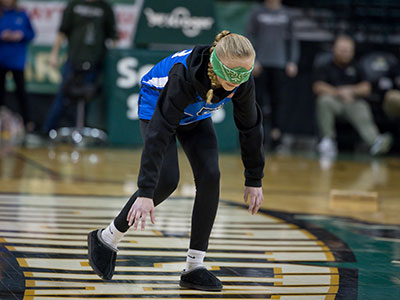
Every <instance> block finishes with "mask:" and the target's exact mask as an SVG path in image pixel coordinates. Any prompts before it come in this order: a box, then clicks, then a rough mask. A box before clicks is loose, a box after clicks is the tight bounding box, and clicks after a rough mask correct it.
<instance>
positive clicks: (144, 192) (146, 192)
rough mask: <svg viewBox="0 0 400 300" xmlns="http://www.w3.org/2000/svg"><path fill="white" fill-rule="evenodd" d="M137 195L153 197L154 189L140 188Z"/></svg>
mask: <svg viewBox="0 0 400 300" xmlns="http://www.w3.org/2000/svg"><path fill="white" fill-rule="evenodd" d="M138 197H145V198H150V199H153V197H154V190H153V189H150V188H140V189H139V191H138Z"/></svg>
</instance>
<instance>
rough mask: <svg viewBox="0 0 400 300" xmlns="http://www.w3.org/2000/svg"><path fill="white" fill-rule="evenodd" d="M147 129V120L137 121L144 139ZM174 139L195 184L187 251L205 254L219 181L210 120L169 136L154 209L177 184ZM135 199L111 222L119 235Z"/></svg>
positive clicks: (214, 139)
mask: <svg viewBox="0 0 400 300" xmlns="http://www.w3.org/2000/svg"><path fill="white" fill-rule="evenodd" d="M147 126H148V122H147V121H140V129H141V132H142V137H143V139H145V137H146V130H147ZM176 138H178V140H179V142H180V143H181V145H182V148H183V150H184V151H185V154H186V156H187V157H188V159H189V162H190V165H191V167H192V170H193V175H194V181H195V185H196V196H195V199H194V206H193V212H192V229H191V236H190V249H196V250H200V251H206V250H207V248H208V240H209V237H210V234H211V230H212V227H213V224H214V219H215V216H216V214H217V207H218V200H219V181H220V172H219V166H218V145H217V138H216V135H215V129H214V126H213V124H212V120H211V118H207V119H204V120H201V121H198V122H195V123H192V124H189V125H184V126H179V127H178V129H177V132H176V135H174V136H172V137H171V140H170V143H169V145H168V148H167V151H166V153H165V156H164V160H163V164H162V167H161V172H160V179H159V181H158V184H157V187H156V189H155V192H154V198H153V201H154V205H155V206H157V205H159V204H160V203H161V202H163V201H164V200H165V199H167V198H168V197H169V196H170V195H171V194H172V192H173V191H174V190H175V189H176V187H177V185H178V181H179V166H178V152H177V145H176ZM136 198H137V192H136V193H135V194H133V195H132V197H131V198H130V199H129V201H128V202H127V203H126V205H125V207H124V208H123V209H122V211H121V212H120V213H119V215H118V216H117V217H116V218H115V220H114V224H115V227H116V228H117V229H118V230H119V231H121V232H126V231H127V230H128V229H129V226H128V222H127V221H126V218H127V216H128V213H129V210H130V209H131V206H132V204H133V203H134V202H135V200H136Z"/></svg>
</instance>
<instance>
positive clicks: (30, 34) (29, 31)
mask: <svg viewBox="0 0 400 300" xmlns="http://www.w3.org/2000/svg"><path fill="white" fill-rule="evenodd" d="M24 19H25V26H24V41H25V42H29V41H31V40H33V38H34V37H35V31H34V30H33V27H32V24H31V21H30V19H29V17H28V15H27V14H26V13H24Z"/></svg>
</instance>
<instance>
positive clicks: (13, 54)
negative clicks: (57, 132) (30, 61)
mask: <svg viewBox="0 0 400 300" xmlns="http://www.w3.org/2000/svg"><path fill="white" fill-rule="evenodd" d="M0 5H1V6H0V106H1V105H4V100H5V92H6V89H5V86H6V75H7V73H8V72H11V73H12V75H13V79H14V83H15V91H16V98H17V100H18V104H19V110H20V114H21V116H22V119H23V121H24V125H25V127H26V128H27V129H28V130H32V129H33V126H34V125H33V123H31V122H30V118H29V113H28V112H29V109H28V99H27V95H26V91H25V76H24V69H25V63H26V52H27V48H28V44H29V42H30V41H31V40H32V39H33V38H34V36H35V33H34V31H33V28H32V25H31V22H30V20H29V17H28V15H27V14H26V13H25V12H24V11H22V10H20V9H18V7H17V0H0Z"/></svg>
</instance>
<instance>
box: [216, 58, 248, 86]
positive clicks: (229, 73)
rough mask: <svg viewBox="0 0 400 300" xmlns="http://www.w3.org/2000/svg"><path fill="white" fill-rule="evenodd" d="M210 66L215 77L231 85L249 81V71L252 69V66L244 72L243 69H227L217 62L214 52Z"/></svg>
mask: <svg viewBox="0 0 400 300" xmlns="http://www.w3.org/2000/svg"><path fill="white" fill-rule="evenodd" d="M211 64H212V66H213V70H214V73H215V74H217V76H219V77H221V78H222V79H223V80H226V81H229V82H231V83H233V84H241V83H243V82H246V81H247V80H249V78H250V74H251V71H253V69H254V64H253V66H252V67H251V69H250V70H246V68H243V67H236V68H233V69H231V68H228V67H227V66H225V65H224V64H223V63H222V62H221V61H220V60H219V58H218V56H217V54H216V53H215V50H214V51H213V52H212V53H211Z"/></svg>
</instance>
